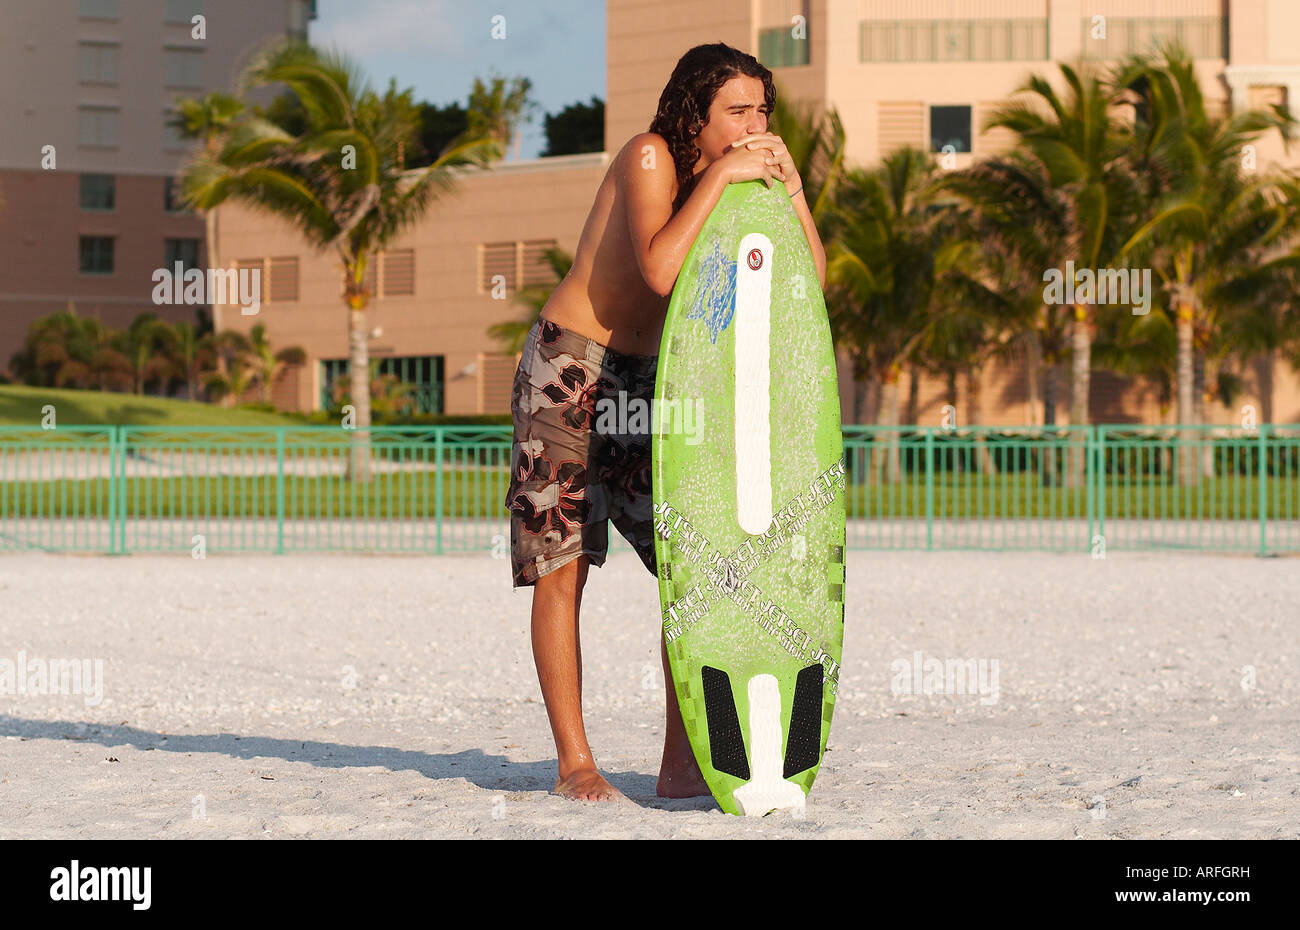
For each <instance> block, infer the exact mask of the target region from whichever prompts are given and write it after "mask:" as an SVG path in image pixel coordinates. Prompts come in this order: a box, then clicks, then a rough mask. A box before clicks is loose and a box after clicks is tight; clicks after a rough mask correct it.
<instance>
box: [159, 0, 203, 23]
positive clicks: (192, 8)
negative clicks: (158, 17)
mask: <svg viewBox="0 0 1300 930" xmlns="http://www.w3.org/2000/svg"><path fill="white" fill-rule="evenodd" d="M202 12H203V0H166V2H165V3H164V4H163V22H165V23H183V24H184V25H186V26H188V25H190V24H191V22H192V21H193V20H194V17H195V16H198V15H199V14H200V13H202Z"/></svg>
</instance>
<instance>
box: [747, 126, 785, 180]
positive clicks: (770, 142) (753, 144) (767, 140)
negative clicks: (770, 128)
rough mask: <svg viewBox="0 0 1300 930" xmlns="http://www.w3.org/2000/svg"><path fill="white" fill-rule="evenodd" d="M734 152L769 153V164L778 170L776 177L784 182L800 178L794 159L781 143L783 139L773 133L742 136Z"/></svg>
mask: <svg viewBox="0 0 1300 930" xmlns="http://www.w3.org/2000/svg"><path fill="white" fill-rule="evenodd" d="M731 145H732V150H733V151H735V150H738V149H740V148H744V149H748V150H750V151H759V152H766V153H769V156H768V158H767V164H769V165H773V166H775V168H776V175H775V176H776V177H778V178H780V179H781V180H782V181H793V180H795V179H796V178H798V177H799V170H798V169H797V168H795V165H794V159H793V158H791V157H790V152H789V150H788V149H786V147H785V143H784V142H783V141H781V137H780V136H778V135H776V134H775V133H771V132H756V133H751V134H749V135H745V136H742V137H741V138H739V139H737V140H736V141H735V142H733V143H732V144H731Z"/></svg>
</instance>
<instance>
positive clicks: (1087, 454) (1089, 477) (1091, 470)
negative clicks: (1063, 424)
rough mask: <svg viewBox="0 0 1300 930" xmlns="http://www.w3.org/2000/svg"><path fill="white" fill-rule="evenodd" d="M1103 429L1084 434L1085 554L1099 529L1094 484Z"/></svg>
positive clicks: (1097, 428) (1094, 429)
mask: <svg viewBox="0 0 1300 930" xmlns="http://www.w3.org/2000/svg"><path fill="white" fill-rule="evenodd" d="M1103 429H1104V427H1100V426H1089V427H1087V428H1086V431H1085V432H1084V434H1083V446H1084V451H1083V479H1084V480H1083V495H1084V509H1085V510H1087V512H1088V538H1087V540H1086V541H1085V542H1084V546H1083V548H1084V551H1085V552H1090V551H1092V539H1093V535H1094V532H1093V531H1094V530H1095V529H1096V528H1097V492H1096V489H1095V488H1094V487H1093V482H1095V481H1096V480H1097V472H1098V467H1097V466H1098V462H1097V455H1098V453H1099V451H1100V446H1099V440H1100V437H1101V436H1102V435H1103V434H1102V430H1103ZM1103 545H1104V543H1103Z"/></svg>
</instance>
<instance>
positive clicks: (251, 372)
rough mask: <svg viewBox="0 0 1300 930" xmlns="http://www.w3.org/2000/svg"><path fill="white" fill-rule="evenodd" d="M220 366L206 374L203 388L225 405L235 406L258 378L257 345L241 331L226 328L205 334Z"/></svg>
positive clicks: (203, 378) (203, 377)
mask: <svg viewBox="0 0 1300 930" xmlns="http://www.w3.org/2000/svg"><path fill="white" fill-rule="evenodd" d="M205 342H206V344H207V345H206V347H207V349H208V351H209V352H211V354H212V356H213V357H214V359H215V361H216V367H215V368H213V369H210V370H208V371H206V372H205V373H204V374H203V376H202V381H203V387H204V388H205V389H206V390H207V391H208V393H209V394H210V395H211V396H212V397H213V398H215V399H216V400H217V401H218V403H221V404H222V405H224V406H232V407H233V406H234V405H235V404H238V403H239V398H241V397H243V396H244V393H245V392H246V391H247V390H248V388H249V387H251V386H252V384H253V381H254V379H255V378H256V371H257V369H256V367H255V365H254V363H253V344H252V342H250V341H249V339H248V337H247V336H245V335H244V334H243V333H241V332H239V331H238V330H234V329H223V330H222V331H221V332H219V333H212V334H210V335H208V336H206V337H205Z"/></svg>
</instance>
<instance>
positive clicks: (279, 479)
mask: <svg viewBox="0 0 1300 930" xmlns="http://www.w3.org/2000/svg"><path fill="white" fill-rule="evenodd" d="M284 430H285V427H283V426H277V427H276V428H275V463H276V468H275V553H276V555H284Z"/></svg>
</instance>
